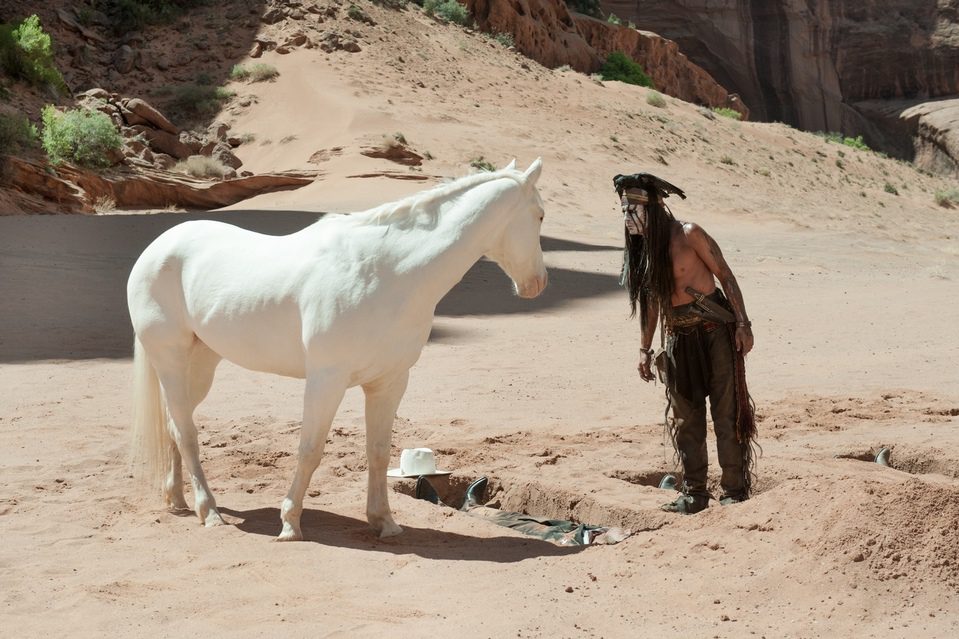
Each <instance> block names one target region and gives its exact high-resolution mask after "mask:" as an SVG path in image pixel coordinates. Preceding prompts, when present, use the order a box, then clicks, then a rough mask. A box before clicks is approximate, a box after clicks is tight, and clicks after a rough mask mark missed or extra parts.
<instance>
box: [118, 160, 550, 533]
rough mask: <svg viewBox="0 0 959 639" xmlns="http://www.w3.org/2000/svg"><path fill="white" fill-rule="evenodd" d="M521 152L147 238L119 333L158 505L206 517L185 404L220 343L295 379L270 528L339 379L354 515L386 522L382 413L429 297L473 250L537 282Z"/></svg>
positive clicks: (291, 501)
mask: <svg viewBox="0 0 959 639" xmlns="http://www.w3.org/2000/svg"><path fill="white" fill-rule="evenodd" d="M541 168H542V162H541V160H539V159H537V160H536V161H535V162H533V164H532V165H530V167H529V169H528V170H527V171H525V172H522V171H520V170H517V169H515V168H514V163H511V164H510V165H509V166H508V167H506V168H504V169H501V170H499V171H495V172H490V173H480V174H476V175H471V176H467V177H464V178H461V179H459V180H456V181H454V182H451V183H449V184H446V185H443V186H439V187H437V188H434V189H431V190H428V191H424V192H422V193H419V194H416V195H413V196H411V197H408V198H406V199H404V200H400V201H398V202H394V203H391V204H384V205H382V206H380V207H377V208H374V209H371V210H369V211H366V212H363V213H356V214H353V215H345V216H339V215H336V216H333V215H330V216H326V217H324V218H322V219H321V220H320V221H318V222H316V223H315V224H312V225H310V226H308V227H306V228H305V229H303V230H302V231H299V232H297V233H293V234H291V235H286V236H280V237H277V236H269V235H261V234H259V233H253V232H250V231H246V230H243V229H240V228H237V227H235V226H231V225H228V224H223V223H219V222H212V221H193V222H185V223H183V224H180V225H178V226H175V227H174V228H172V229H170V230H168V231H166V232H165V233H163V234H162V235H161V236H160V237H158V238H157V239H156V240H154V241H153V243H151V244H150V246H148V247H147V248H146V250H144V251H143V254H142V255H140V257H139V259H137V262H136V264H134V266H133V270H132V272H131V273H130V279H129V281H128V282H127V300H128V304H129V309H130V318H131V320H132V322H133V329H134V332H135V333H136V340H135V343H134V369H135V384H134V385H135V397H134V407H135V410H134V434H135V441H136V442H138V443H137V444H136V447H135V448H136V449H135V451H134V452H135V455H136V456H137V457H138V458H139V462H140V463H142V467H141V468H140V470H143V471H144V472H145V473H147V475H148V477H149V479H150V480H151V481H152V482H153V484H154V486H156V487H159V488H161V489H162V493H163V496H164V498H165V500H166V503H167V505H168V506H170V507H173V508H177V509H185V508H187V504H186V501H185V499H184V496H183V476H182V470H181V460H182V461H183V462H185V463H186V468H187V471H188V472H189V474H190V478H191V479H192V483H193V492H194V497H195V511H196V514H197V515H198V516H199V518H200V521H201V522H202V523H204V524H205V525H206V526H215V525H218V524H222V523H224V522H223V519H222V518H221V517H220V513H219V512H218V511H217V508H216V502H215V501H214V499H213V495H212V494H211V492H210V488H209V486H208V485H207V481H206V478H205V477H204V474H203V469H202V468H201V467H200V457H199V449H198V443H197V431H196V426H195V425H194V422H193V412H194V411H195V409H196V407H197V406H198V405H199V404H200V402H201V401H203V399H204V398H205V397H206V395H207V393H208V392H209V390H210V386H211V385H212V383H213V375H214V372H215V369H216V367H217V364H218V363H219V362H220V360H221V359H223V358H226V359H228V360H230V361H231V362H234V363H235V364H238V365H240V366H243V367H244V368H248V369H251V370H256V371H265V372H270V373H276V374H278V375H286V376H289V377H297V378H301V379H305V380H306V390H305V395H304V401H303V404H304V406H303V426H302V429H301V431H300V445H299V458H298V461H297V467H296V474H295V475H294V477H293V484H292V486H291V487H290V491H289V493H288V494H287V496H286V498H285V499H284V500H283V504H282V507H281V509H280V518H281V519H282V522H283V529H282V531H281V532H280V535H279V537H278V539H279V540H283V541H287V540H299V539H302V538H303V534H302V531H301V530H300V515H301V513H302V511H303V495H304V493H305V492H306V489H307V487H308V485H309V483H310V479H311V477H312V476H313V472H314V471H315V470H316V468H317V466H318V465H319V463H320V458H321V457H322V455H323V447H324V444H325V442H326V436H327V433H328V432H329V430H330V424H331V423H332V421H333V417H334V415H335V414H336V411H337V408H338V407H339V404H340V401H341V400H342V398H343V395H344V393H345V392H346V389H347V388H350V387H353V386H357V385H360V386H362V387H363V391H364V392H365V394H366V454H367V460H368V463H369V485H368V491H367V506H366V514H367V520H368V521H369V523H370V526H371V527H372V528H373V530H374V531H375V532H376V533H378V534H379V535H380V536H381V537H387V536H390V535H396V534H398V533H400V532H402V529H401V528H400V527H399V526H397V525H396V523H395V522H394V521H393V516H392V514H391V512H390V506H389V500H388V497H387V490H386V468H387V465H388V464H389V456H390V442H391V439H392V429H393V420H394V417H395V415H396V409H397V407H398V406H399V403H400V399H401V398H402V396H403V393H404V392H405V390H406V384H407V380H408V379H409V369H410V367H411V366H412V365H413V364H414V363H416V361H417V359H419V356H420V352H421V351H422V349H423V346H424V345H425V344H426V341H427V339H428V337H429V334H430V328H431V326H432V323H433V313H434V311H435V309H436V305H437V303H438V302H439V301H440V299H441V298H442V297H443V296H444V295H445V294H446V293H447V292H448V291H449V290H450V289H451V288H452V287H453V286H454V285H455V284H456V283H457V282H459V281H460V279H462V277H463V275H465V274H466V272H467V271H468V270H469V269H470V267H471V266H473V264H474V263H475V262H476V261H477V260H479V259H480V258H481V257H483V256H487V257H488V258H490V259H492V260H493V261H495V262H496V263H497V264H499V266H500V267H501V268H502V269H503V270H504V271H505V272H506V274H507V275H509V276H510V278H511V279H512V280H513V284H514V287H515V292H516V293H517V294H518V295H519V296H520V297H524V298H533V297H536V296H537V295H539V294H540V293H541V292H542V291H543V289H544V288H545V287H546V279H547V276H546V268H545V266H544V264H543V252H542V249H541V247H540V238H539V234H540V227H541V226H542V221H543V203H542V200H541V199H540V196H539V193H538V192H537V191H536V181H537V179H538V178H539V175H540V170H541Z"/></svg>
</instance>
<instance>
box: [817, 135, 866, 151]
mask: <svg viewBox="0 0 959 639" xmlns="http://www.w3.org/2000/svg"><path fill="white" fill-rule="evenodd" d="M816 135H818V136H819V137H821V138H822V139H824V140H825V141H826V142H832V143H833V144H842V145H844V146H848V147H851V148H853V149H859V150H860V151H872V149H870V148H869V145H867V144H866V143H865V141H863V139H862V136H861V135H857V136H856V137H854V138H847V137H845V136H844V135H843V134H842V133H837V132H836V131H817V132H816Z"/></svg>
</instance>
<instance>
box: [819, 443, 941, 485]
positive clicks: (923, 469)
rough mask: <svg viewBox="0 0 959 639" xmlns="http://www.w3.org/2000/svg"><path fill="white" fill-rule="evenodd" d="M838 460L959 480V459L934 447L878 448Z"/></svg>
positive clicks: (848, 453)
mask: <svg viewBox="0 0 959 639" xmlns="http://www.w3.org/2000/svg"><path fill="white" fill-rule="evenodd" d="M836 457H837V458H838V459H852V460H856V461H863V462H869V463H877V464H880V465H882V466H887V467H889V468H892V469H894V470H898V471H902V472H904V473H909V474H911V475H928V474H936V475H943V476H945V477H951V478H952V479H959V459H957V456H956V455H955V453H951V454H947V453H945V452H944V451H943V450H940V449H938V448H932V447H915V446H896V445H894V444H893V445H890V446H877V447H875V448H869V449H866V450H861V449H859V450H853V451H850V452H847V453H840V454H838V455H836Z"/></svg>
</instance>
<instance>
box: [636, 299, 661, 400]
mask: <svg viewBox="0 0 959 639" xmlns="http://www.w3.org/2000/svg"><path fill="white" fill-rule="evenodd" d="M658 323H659V303H658V302H657V301H656V300H655V299H653V296H652V295H650V296H649V301H648V302H647V304H646V321H645V322H644V323H643V325H642V326H640V333H639V335H640V344H639V345H640V349H639V366H637V369H639V376H640V377H642V378H643V381H646V382H651V381H653V379H654V376H653V370H652V361H653V351H652V348H653V336H654V335H656V324H658Z"/></svg>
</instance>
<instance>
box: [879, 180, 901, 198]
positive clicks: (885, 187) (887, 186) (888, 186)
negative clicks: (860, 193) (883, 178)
mask: <svg viewBox="0 0 959 639" xmlns="http://www.w3.org/2000/svg"><path fill="white" fill-rule="evenodd" d="M882 190H883V191H885V192H886V193H891V194H892V195H899V190H898V189H897V188H896V187H895V186H893V184H892V183H891V182H886V183H885V184H884V185H883V187H882Z"/></svg>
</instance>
